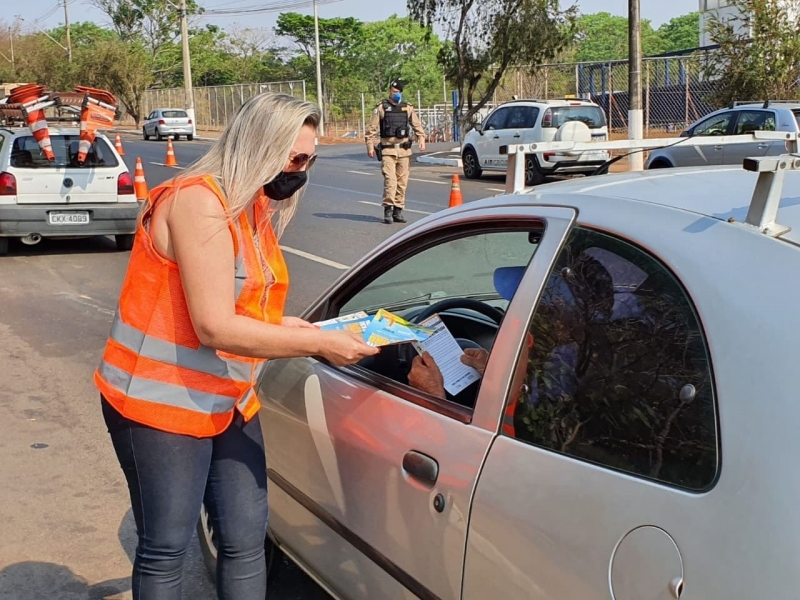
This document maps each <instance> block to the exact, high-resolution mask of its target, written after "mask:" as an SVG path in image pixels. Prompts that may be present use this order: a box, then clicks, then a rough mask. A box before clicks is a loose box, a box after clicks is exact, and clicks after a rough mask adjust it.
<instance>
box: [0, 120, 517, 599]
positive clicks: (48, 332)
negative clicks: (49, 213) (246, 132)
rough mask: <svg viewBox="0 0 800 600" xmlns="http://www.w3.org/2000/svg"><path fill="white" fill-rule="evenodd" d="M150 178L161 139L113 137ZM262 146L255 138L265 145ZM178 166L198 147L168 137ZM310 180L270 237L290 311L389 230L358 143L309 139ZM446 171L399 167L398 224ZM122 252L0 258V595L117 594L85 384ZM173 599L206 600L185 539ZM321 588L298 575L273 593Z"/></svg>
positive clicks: (117, 496)
mask: <svg viewBox="0 0 800 600" xmlns="http://www.w3.org/2000/svg"><path fill="white" fill-rule="evenodd" d="M123 142H124V149H125V152H126V156H125V161H126V163H127V164H128V165H129V168H130V169H131V173H133V166H134V163H135V160H136V157H137V156H140V157H141V158H142V161H143V163H144V168H145V173H146V176H147V182H148V184H149V185H150V186H153V185H155V184H157V183H159V182H161V181H164V180H165V179H167V178H169V177H172V176H174V175H175V174H176V170H174V169H170V168H166V167H164V166H163V165H161V164H160V163H163V162H164V159H165V155H166V143H165V142H155V141H150V142H144V141H142V140H141V138H137V137H134V136H124V137H123ZM265 143H268V142H266V141H265ZM174 147H175V152H176V155H177V159H178V162H179V164H180V165H183V166H185V165H187V164H189V163H190V162H192V161H193V160H196V159H197V158H198V157H199V156H201V155H202V154H203V153H204V152H206V150H207V149H208V147H209V144H208V143H205V142H198V141H195V142H185V141H182V142H176V143H175V144H174ZM318 152H319V155H320V158H319V160H318V161H317V164H316V166H315V167H314V171H313V173H312V175H311V183H310V184H309V187H308V191H307V193H306V195H305V197H304V199H303V201H302V203H301V205H300V208H299V210H298V213H297V216H296V217H295V219H294V221H293V223H292V225H291V226H290V228H289V229H288V230H287V232H286V234H285V236H284V238H283V240H282V245H283V246H284V249H285V254H286V260H287V263H288V264H289V269H290V272H291V278H292V283H291V286H290V294H289V298H288V305H287V314H299V313H300V312H302V311H303V309H304V308H305V307H306V306H308V305H309V304H310V303H311V302H312V301H313V300H314V299H315V298H316V297H317V296H318V295H319V294H320V293H321V292H322V291H324V290H325V288H326V287H327V286H328V285H329V284H330V283H332V282H333V281H334V280H335V279H336V278H337V277H338V276H339V275H341V274H342V273H343V270H344V269H345V268H346V267H347V266H349V265H351V264H353V262H354V261H356V260H357V259H358V258H360V257H361V256H362V255H363V254H364V253H365V252H366V251H368V250H369V249H371V248H372V247H374V246H375V245H376V244H377V243H379V242H380V241H382V240H384V239H386V238H387V237H388V236H390V235H391V234H392V233H394V232H396V231H398V230H399V229H400V228H401V227H402V226H401V225H391V226H387V225H384V224H383V223H382V210H381V208H380V206H379V205H380V201H381V189H382V181H381V177H380V170H379V165H378V163H377V161H374V160H370V159H368V158H367V157H366V155H365V153H364V151H363V146H361V145H343V146H320V147H319V148H318ZM453 173H456V170H455V169H454V168H448V167H424V166H422V165H414V166H413V167H412V175H411V176H412V181H411V182H410V185H409V191H408V206H407V208H408V211H407V216H408V218H409V220H410V221H414V220H417V219H420V218H423V217H424V216H425V215H426V214H430V213H432V212H436V211H438V210H442V209H444V208H446V207H447V203H448V198H449V191H450V190H449V185H450V178H451V176H452V174H453ZM502 186H503V182H502V178H494V179H487V180H482V181H480V182H471V181H466V182H465V181H463V180H462V186H461V187H462V192H463V195H464V200H465V202H469V201H472V200H476V199H479V198H482V197H486V196H489V195H493V194H496V193H498V192H500V191H501V190H502ZM127 261H128V253H121V252H117V251H116V250H115V248H114V244H113V241H112V240H111V239H109V238H92V239H86V240H64V241H51V240H45V241H43V242H42V243H41V244H39V245H38V246H34V247H27V246H22V245H21V244H20V243H19V242H16V243H14V242H12V245H11V253H10V255H9V256H6V257H0V300H2V302H0V344H2V347H3V349H2V351H0V383H1V384H2V385H0V424H1V425H0V456H2V457H3V462H2V464H3V467H2V469H0V600H40V599H58V600H79V599H80V600H85V599H88V600H99V599H102V598H106V599H109V600H112V599H113V600H122V599H127V598H130V584H129V575H130V570H131V561H132V557H133V552H134V548H135V545H136V539H135V531H134V524H133V519H132V516H131V513H130V507H129V498H128V495H127V489H126V486H125V481H124V478H123V476H122V472H121V470H120V468H119V465H118V463H117V462H116V458H115V456H114V454H113V451H112V448H111V444H110V441H109V439H108V435H107V432H106V430H105V427H104V424H103V421H102V417H101V415H100V406H99V397H98V393H97V391H96V389H95V388H94V386H93V384H92V380H91V376H92V372H93V370H94V368H95V366H96V365H97V362H98V360H99V358H100V355H101V354H102V350H103V346H104V343H105V339H106V336H107V334H108V330H109V326H110V323H111V318H112V316H113V311H114V308H115V306H116V302H117V297H118V294H119V289H120V285H121V282H122V277H123V275H124V272H125V269H126V266H127ZM184 597H186V598H191V599H193V600H213V598H214V597H215V595H214V592H213V589H212V587H211V584H210V583H209V580H208V577H207V575H206V572H205V567H204V565H203V562H202V559H201V557H200V553H199V550H198V547H197V544H196V542H195V543H193V544H192V545H191V549H190V553H189V556H188V558H187V561H186V579H185V584H184ZM325 597H326V596H325V595H324V593H323V592H322V591H321V590H319V588H317V587H316V586H315V585H314V584H313V583H312V582H311V581H310V580H309V579H308V578H307V577H306V576H305V575H304V574H303V573H302V572H300V571H299V569H287V570H286V571H285V572H284V574H283V576H282V577H281V579H280V580H279V581H278V582H277V584H276V585H275V586H274V587H273V589H272V593H271V598H274V599H276V600H295V599H297V600H299V599H301V598H302V599H304V600H314V599H322V598H325Z"/></svg>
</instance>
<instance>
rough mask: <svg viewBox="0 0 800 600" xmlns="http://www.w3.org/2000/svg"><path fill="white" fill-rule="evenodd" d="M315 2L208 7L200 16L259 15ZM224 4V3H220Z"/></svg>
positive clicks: (301, 0) (329, 1)
mask: <svg viewBox="0 0 800 600" xmlns="http://www.w3.org/2000/svg"><path fill="white" fill-rule="evenodd" d="M341 1H342V0H318V2H317V3H318V4H333V3H335V2H341ZM313 4H314V0H294V1H291V0H290V1H289V2H285V1H284V2H272V3H267V4H262V5H257V6H245V7H242V8H231V9H227V10H224V9H223V10H214V9H207V10H205V11H203V13H202V14H201V15H199V16H200V17H209V16H214V17H233V16H240V15H257V14H264V13H271V12H282V11H285V10H289V9H293V8H306V7H308V6H312V5H313ZM220 6H222V5H220Z"/></svg>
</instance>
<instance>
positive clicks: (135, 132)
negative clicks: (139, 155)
mask: <svg viewBox="0 0 800 600" xmlns="http://www.w3.org/2000/svg"><path fill="white" fill-rule="evenodd" d="M107 131H111V132H112V133H127V134H130V135H139V136H141V135H142V132H141V130H139V129H108V130H107ZM194 139H196V140H199V141H201V142H216V141H217V139H218V138H210V137H201V136H199V135H196V136H194Z"/></svg>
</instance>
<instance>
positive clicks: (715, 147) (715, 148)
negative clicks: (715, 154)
mask: <svg viewBox="0 0 800 600" xmlns="http://www.w3.org/2000/svg"><path fill="white" fill-rule="evenodd" d="M724 147H725V146H714V150H717V151H719V150H722V149H723V148H724Z"/></svg>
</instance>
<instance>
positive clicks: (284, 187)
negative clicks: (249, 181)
mask: <svg viewBox="0 0 800 600" xmlns="http://www.w3.org/2000/svg"><path fill="white" fill-rule="evenodd" d="M306 181H308V172H307V171H281V172H280V173H279V174H278V176H277V177H276V178H275V179H273V180H272V181H270V182H269V183H265V184H264V187H263V190H264V195H266V196H267V198H270V199H272V200H277V201H280V200H286V199H288V198H291V197H292V196H294V194H295V193H297V192H298V191H300V188H302V187H303V186H304V185H305V184H306Z"/></svg>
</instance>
